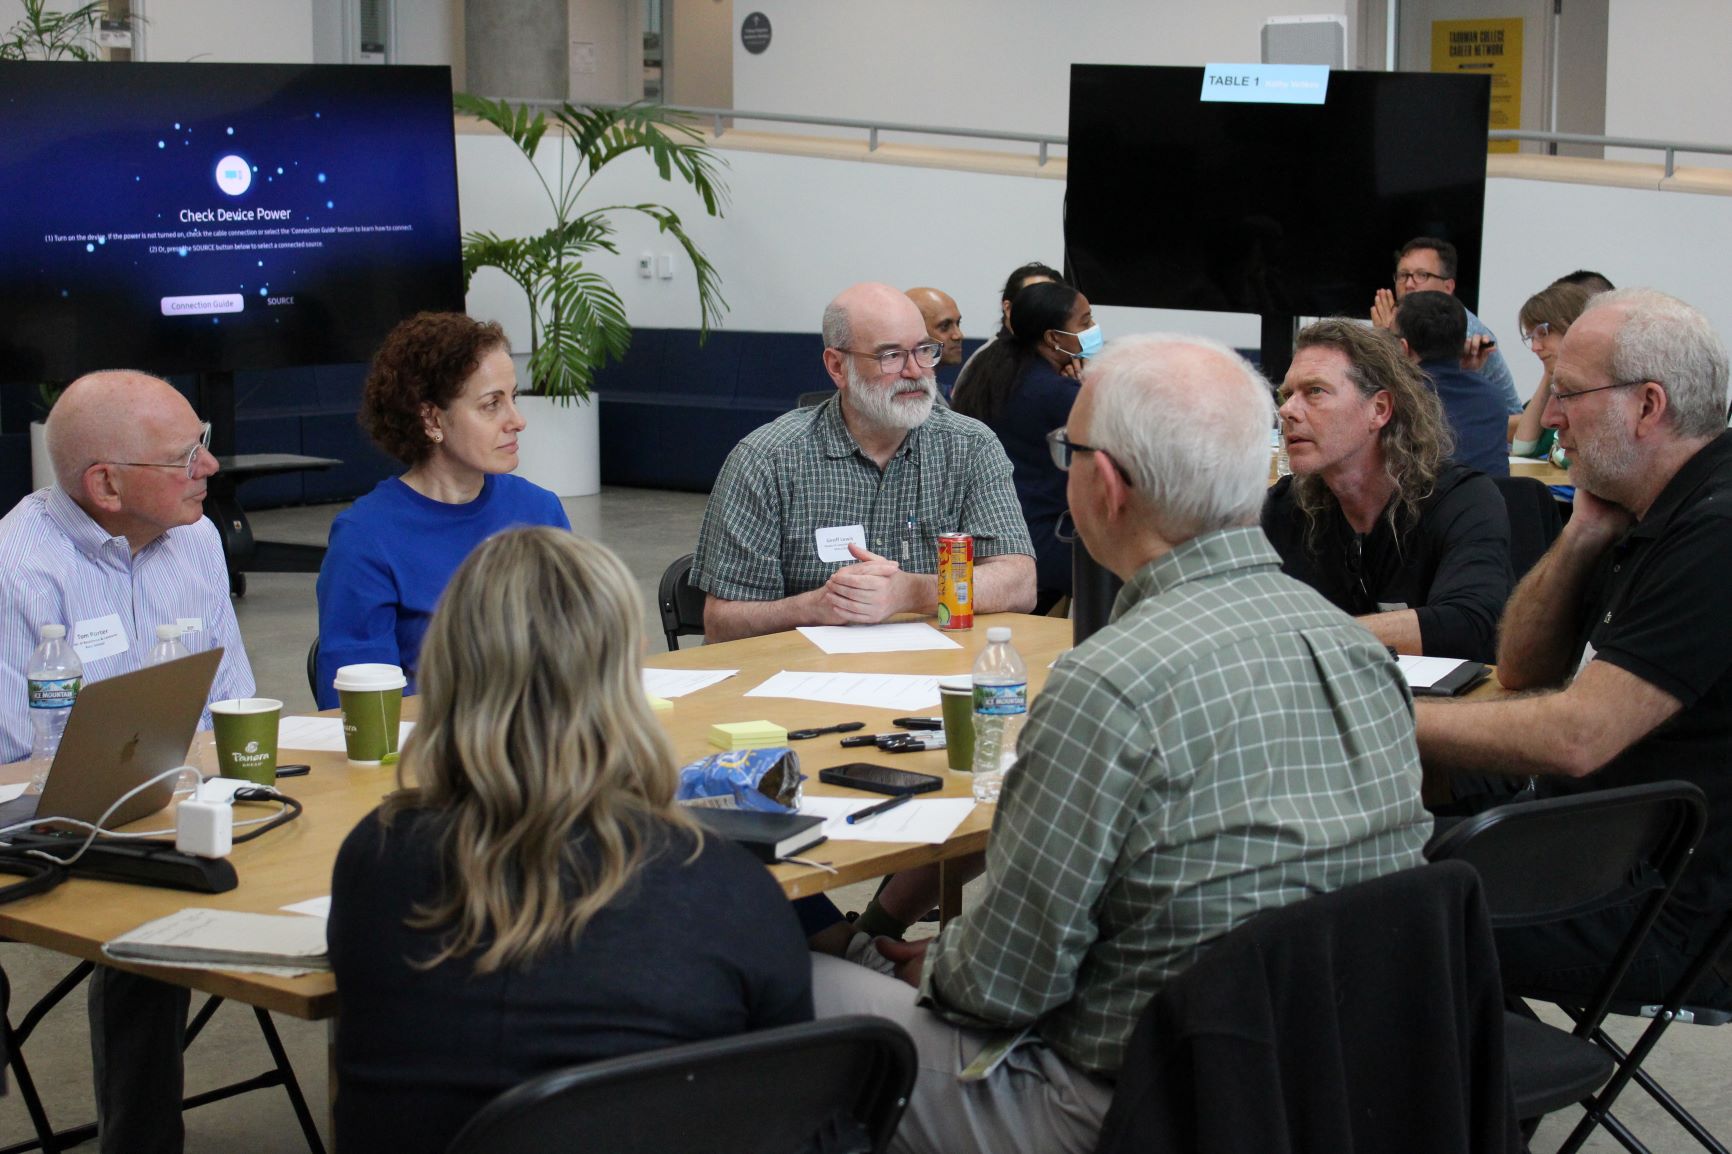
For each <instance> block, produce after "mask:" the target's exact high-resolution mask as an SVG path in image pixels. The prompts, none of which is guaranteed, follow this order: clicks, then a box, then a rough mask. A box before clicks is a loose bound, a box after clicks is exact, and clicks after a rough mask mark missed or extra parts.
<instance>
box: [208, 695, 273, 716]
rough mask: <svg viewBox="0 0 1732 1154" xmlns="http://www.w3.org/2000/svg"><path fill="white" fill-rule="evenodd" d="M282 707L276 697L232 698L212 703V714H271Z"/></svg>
mask: <svg viewBox="0 0 1732 1154" xmlns="http://www.w3.org/2000/svg"><path fill="white" fill-rule="evenodd" d="M282 707H283V703H282V702H280V701H278V700H277V699H276V698H274V697H231V698H229V699H228V700H227V701H213V702H211V703H210V711H211V712H212V713H269V712H271V711H272V710H273V709H281V708H282Z"/></svg>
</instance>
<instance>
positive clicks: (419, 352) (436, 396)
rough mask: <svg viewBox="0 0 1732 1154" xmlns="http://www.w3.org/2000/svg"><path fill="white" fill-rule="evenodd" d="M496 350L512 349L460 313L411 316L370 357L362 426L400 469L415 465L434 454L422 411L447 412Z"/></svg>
mask: <svg viewBox="0 0 1732 1154" xmlns="http://www.w3.org/2000/svg"><path fill="white" fill-rule="evenodd" d="M495 349H504V350H505V351H506V352H510V351H511V344H510V342H508V341H507V340H506V339H505V330H504V329H502V328H500V327H499V325H498V324H497V323H496V322H494V321H478V320H473V319H471V318H469V317H466V316H464V315H463V314H462V313H416V314H415V315H414V316H412V317H410V318H409V319H408V320H406V321H403V322H402V323H401V324H399V325H398V326H397V327H396V328H394V329H392V330H391V331H390V333H389V334H387V335H386V337H385V343H384V344H382V345H380V346H379V351H378V352H377V353H375V354H373V366H372V368H371V369H370V370H368V372H367V383H366V385H364V386H363V387H362V392H361V411H360V413H359V414H358V417H359V420H360V422H361V427H362V428H363V429H365V430H367V435H368V436H369V437H372V438H373V443H374V444H376V445H378V446H379V447H380V448H381V449H383V450H385V451H386V452H387V453H389V454H391V455H392V456H393V457H395V458H397V459H398V460H399V461H401V462H403V463H404V464H405V465H411V466H413V465H418V464H420V463H421V462H422V461H425V460H426V459H427V458H428V457H430V456H432V455H433V442H432V441H430V440H428V438H427V430H426V427H425V423H424V422H423V421H422V419H421V411H422V406H423V405H433V406H435V407H436V408H441V409H444V408H449V407H450V405H451V402H452V401H454V400H456V399H457V397H458V396H459V395H461V394H462V392H463V382H465V381H467V380H468V379H469V378H470V376H472V375H473V374H474V372H475V370H476V369H478V368H480V367H481V360H482V358H483V357H485V356H487V354H489V353H491V352H493V351H494V350H495Z"/></svg>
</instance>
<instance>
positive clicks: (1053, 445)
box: [1046, 426, 1131, 488]
mask: <svg viewBox="0 0 1732 1154" xmlns="http://www.w3.org/2000/svg"><path fill="white" fill-rule="evenodd" d="M1046 447H1047V448H1048V449H1050V450H1051V451H1052V463H1053V464H1055V465H1057V466H1058V467H1059V468H1061V469H1063V470H1064V471H1065V472H1067V473H1068V472H1069V471H1070V462H1071V458H1072V457H1073V456H1075V455H1076V454H1077V453H1099V454H1100V455H1101V456H1103V457H1106V459H1107V460H1109V461H1112V457H1111V456H1110V455H1109V454H1108V453H1107V451H1106V450H1105V449H1097V448H1096V447H1095V446H1093V445H1085V444H1083V443H1081V442H1080V441H1073V440H1071V439H1070V433H1069V430H1067V429H1065V428H1063V427H1062V426H1061V427H1060V428H1057V429H1054V430H1053V431H1052V432H1050V433H1048V434H1047V435H1046ZM1113 464H1114V465H1117V464H1118V462H1117V461H1113ZM1119 476H1121V477H1123V478H1124V479H1125V486H1126V487H1127V488H1128V487H1130V485H1131V476H1130V474H1129V473H1127V472H1125V471H1124V469H1123V468H1122V467H1121V468H1120V469H1119Z"/></svg>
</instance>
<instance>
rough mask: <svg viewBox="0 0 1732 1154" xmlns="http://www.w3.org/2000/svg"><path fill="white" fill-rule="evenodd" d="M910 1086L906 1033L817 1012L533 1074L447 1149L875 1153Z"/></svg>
mask: <svg viewBox="0 0 1732 1154" xmlns="http://www.w3.org/2000/svg"><path fill="white" fill-rule="evenodd" d="M913 1087H914V1042H913V1041H912V1040H911V1039H910V1038H909V1037H908V1033H907V1031H905V1030H903V1029H902V1027H900V1026H898V1025H896V1024H895V1023H894V1022H889V1021H886V1020H884V1019H882V1018H873V1017H865V1016H857V1017H845V1018H827V1019H824V1020H822V1021H817V1022H807V1023H804V1024H802V1025H798V1026H784V1027H781V1028H778V1029H774V1030H760V1031H758V1032H756V1033H752V1034H740V1035H737V1036H734V1037H731V1038H717V1039H714V1040H712V1041H708V1042H696V1043H693V1044H691V1045H687V1046H671V1047H668V1048H667V1049H662V1050H650V1051H647V1052H645V1053H642V1054H631V1055H628V1056H626V1057H623V1058H613V1059H610V1060H608V1061H604V1062H592V1063H590V1064H589V1065H587V1066H579V1067H576V1068H574V1069H570V1070H559V1071H555V1072H554V1073H551V1074H544V1075H542V1076H541V1077H539V1078H536V1079H534V1080H532V1081H529V1082H525V1083H524V1084H523V1085H521V1086H518V1087H517V1088H515V1089H512V1090H507V1091H506V1092H505V1093H504V1094H501V1095H500V1096H499V1097H498V1098H495V1099H494V1100H493V1101H492V1102H490V1103H488V1104H487V1106H486V1107H484V1108H483V1109H482V1110H481V1112H480V1113H479V1114H477V1115H475V1117H474V1118H472V1119H470V1121H469V1124H468V1125H467V1126H465V1127H464V1128H463V1130H462V1132H461V1133H459V1134H458V1135H457V1137H456V1138H455V1139H454V1140H453V1141H452V1143H451V1146H450V1147H449V1149H448V1150H447V1154H498V1152H499V1151H506V1150H509V1151H511V1152H512V1154H554V1152H556V1151H557V1152H560V1154H565V1152H568V1151H578V1150H606V1151H607V1152H608V1154H794V1152H795V1151H804V1150H821V1151H835V1152H837V1154H841V1152H844V1151H846V1152H854V1151H860V1152H865V1151H872V1152H873V1154H877V1152H878V1151H882V1150H883V1149H884V1148H885V1146H886V1145H888V1144H889V1141H890V1135H891V1134H893V1133H895V1131H896V1124H897V1123H898V1122H899V1121H901V1119H902V1111H903V1109H904V1108H906V1107H907V1105H908V1094H909V1091H910V1090H912V1089H913Z"/></svg>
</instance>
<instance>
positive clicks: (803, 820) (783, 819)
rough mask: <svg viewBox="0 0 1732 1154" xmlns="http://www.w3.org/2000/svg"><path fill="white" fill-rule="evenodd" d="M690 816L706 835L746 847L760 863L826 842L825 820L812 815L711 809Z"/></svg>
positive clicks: (703, 808) (695, 808) (700, 809)
mask: <svg viewBox="0 0 1732 1154" xmlns="http://www.w3.org/2000/svg"><path fill="white" fill-rule="evenodd" d="M688 812H689V813H690V814H691V815H692V816H693V817H695V818H697V819H698V824H699V825H701V826H703V827H704V830H705V832H707V833H713V834H715V835H717V836H718V837H725V838H727V839H728V840H729V841H731V842H733V843H734V844H735V845H740V846H744V847H745V848H746V849H747V850H748V851H749V852H750V853H751V854H752V856H753V857H755V858H757V859H758V860H760V861H766V862H773V861H778V860H780V859H782V858H785V857H787V856H788V855H789V854H792V853H799V852H800V851H801V850H803V849H810V848H811V847H812V846H815V845H817V844H818V843H819V842H821V841H823V840H824V831H823V825H824V819H823V818H821V817H815V816H813V815H811V814H801V813H762V812H759V811H758V810H755V809H715V808H711V807H709V806H692V807H691V808H690V810H689V811H688Z"/></svg>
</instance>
